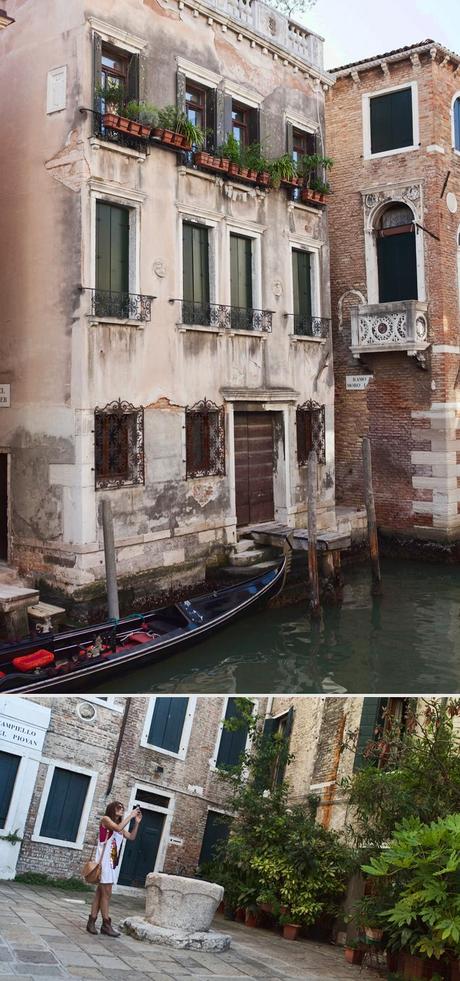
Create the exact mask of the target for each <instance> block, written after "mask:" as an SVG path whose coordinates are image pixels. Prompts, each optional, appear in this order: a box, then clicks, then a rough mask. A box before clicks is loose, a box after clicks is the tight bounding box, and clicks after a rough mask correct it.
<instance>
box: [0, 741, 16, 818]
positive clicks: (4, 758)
mask: <svg viewBox="0 0 460 981" xmlns="http://www.w3.org/2000/svg"><path fill="white" fill-rule="evenodd" d="M20 762H21V757H20V756H17V755H16V754H15V753H3V752H2V753H0V828H4V827H5V824H6V819H7V817H8V811H9V809H10V804H11V798H12V796H13V790H14V785H15V782H16V777H17V774H18V769H19V764H20Z"/></svg>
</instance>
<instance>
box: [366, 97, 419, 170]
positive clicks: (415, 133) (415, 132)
mask: <svg viewBox="0 0 460 981" xmlns="http://www.w3.org/2000/svg"><path fill="white" fill-rule="evenodd" d="M402 89H411V90H412V139H413V143H412V145H411V146H403V147H397V148H396V149H395V150H382V151H381V152H380V153H372V152H371V113H370V101H371V99H373V98H378V97H379V96H381V95H390V93H391V92H398V91H401V90H402ZM362 113H363V157H364V160H378V159H380V158H381V157H392V156H395V154H397V153H410V152H411V151H413V150H418V149H419V148H420V142H419V141H420V129H419V107H418V82H416V81H413V82H404V84H402V85H391V86H389V87H388V88H385V89H376V91H375V92H364V93H363V96H362Z"/></svg>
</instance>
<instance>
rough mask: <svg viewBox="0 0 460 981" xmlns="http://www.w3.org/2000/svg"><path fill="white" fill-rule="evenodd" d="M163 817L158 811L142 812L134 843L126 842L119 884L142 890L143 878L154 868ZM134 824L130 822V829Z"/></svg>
mask: <svg viewBox="0 0 460 981" xmlns="http://www.w3.org/2000/svg"><path fill="white" fill-rule="evenodd" d="M164 820H165V815H164V814H162V813H160V812H159V811H148V810H143V811H142V821H141V823H140V824H139V828H138V831H137V836H136V838H135V839H134V841H127V842H126V845H125V851H124V854H123V861H122V863H121V869H120V876H119V880H118V881H119V883H120V885H123V886H136V887H137V888H142V887H143V886H144V884H145V878H146V876H147V875H148V874H149V872H153V870H154V868H155V862H156V857H157V854H158V849H159V847H160V841H161V833H162V831H163V825H164ZM133 824H134V822H131V825H130V829H132V825H133Z"/></svg>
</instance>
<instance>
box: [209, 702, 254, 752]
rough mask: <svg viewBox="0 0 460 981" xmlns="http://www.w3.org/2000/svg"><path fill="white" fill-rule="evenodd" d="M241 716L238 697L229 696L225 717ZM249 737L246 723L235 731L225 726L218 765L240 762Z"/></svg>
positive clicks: (234, 717)
mask: <svg viewBox="0 0 460 981" xmlns="http://www.w3.org/2000/svg"><path fill="white" fill-rule="evenodd" d="M240 717H241V713H240V712H239V711H238V706H237V699H236V698H229V700H228V703H227V711H226V713H225V719H226V720H228V719H238V718H240ZM247 738H248V730H247V727H246V726H244V725H242V726H241V727H239V728H238V729H236V730H235V731H234V732H232V731H230V730H229V729H226V728H225V727H224V728H223V729H222V735H221V738H220V744H219V751H218V753H217V760H216V766H217V767H226V766H236V765H237V764H238V763H239V760H240V757H241V755H242V753H244V750H245V747H246V740H247Z"/></svg>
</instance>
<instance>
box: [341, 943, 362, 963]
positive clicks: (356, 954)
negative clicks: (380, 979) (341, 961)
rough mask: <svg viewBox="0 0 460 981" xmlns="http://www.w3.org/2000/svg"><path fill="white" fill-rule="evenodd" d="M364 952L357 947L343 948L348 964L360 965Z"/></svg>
mask: <svg viewBox="0 0 460 981" xmlns="http://www.w3.org/2000/svg"><path fill="white" fill-rule="evenodd" d="M363 957H364V951H363V950H359V949H358V948H357V947H345V960H346V961H347V962H348V964H362V963H363Z"/></svg>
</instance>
